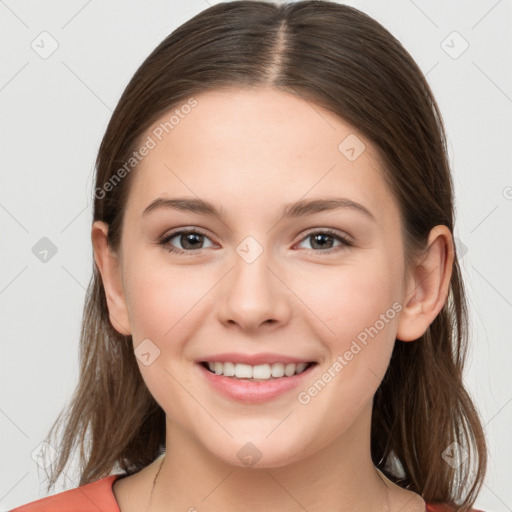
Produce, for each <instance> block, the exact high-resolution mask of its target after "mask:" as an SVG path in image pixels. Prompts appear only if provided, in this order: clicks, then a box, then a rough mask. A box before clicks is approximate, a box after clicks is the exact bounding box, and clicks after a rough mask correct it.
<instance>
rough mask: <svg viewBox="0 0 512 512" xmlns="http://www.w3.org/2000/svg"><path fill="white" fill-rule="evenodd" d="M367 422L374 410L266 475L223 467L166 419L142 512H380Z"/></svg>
mask: <svg viewBox="0 0 512 512" xmlns="http://www.w3.org/2000/svg"><path fill="white" fill-rule="evenodd" d="M370 418H371V409H370V410H369V411H366V413H365V415H364V416H363V418H360V421H357V422H355V423H354V425H353V426H352V427H351V428H350V429H349V431H346V432H345V433H344V435H343V436H340V437H338V438H336V439H335V440H334V442H332V443H330V444H329V445H326V446H325V447H324V448H322V449H321V450H319V451H317V452H315V453H314V454H312V455H309V456H306V457H303V458H301V459H299V460H298V461H296V462H293V463H291V464H285V465H282V466H280V467H267V468H260V467H239V466H233V465H230V464H227V463H225V462H224V461H222V460H220V459H218V458H217V457H215V456H213V455H212V454H211V453H210V452H208V451H207V450H205V449H204V447H203V446H202V445H201V444H200V443H198V442H197V441H196V440H195V439H194V438H193V437H192V436H191V435H190V433H189V432H187V431H186V430H184V429H183V428H182V427H181V426H180V425H178V424H176V423H174V422H172V421H170V420H169V419H168V420H167V426H166V427H167V430H166V454H165V456H164V457H163V460H162V461H161V462H160V461H159V462H158V465H157V466H156V468H155V477H156V473H157V471H158V478H156V484H155V486H154V488H153V494H152V495H151V499H150V503H149V507H148V509H147V511H148V512H163V511H165V512H170V511H174V510H181V511H183V510H187V511H191V512H194V511H201V512H203V511H204V512H207V511H210V510H211V511H214V510H223V511H225V512H231V511H235V510H236V511H240V510H250V511H251V512H259V511H264V510H279V511H282V512H288V511H290V512H291V511H296V510H299V509H302V510H308V512H314V511H317V510H318V511H320V510H322V511H324V510H330V511H337V512H349V511H351V512H352V511H354V510H365V511H385V510H386V503H387V500H388V498H389V493H390V490H389V488H388V485H389V484H388V483H389V481H387V482H386V479H383V476H382V475H381V474H380V473H379V472H378V470H376V468H375V467H374V465H373V463H372V460H371V456H370V443H369V440H370ZM391 485H393V484H391ZM391 491H393V489H391Z"/></svg>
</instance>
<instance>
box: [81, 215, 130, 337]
mask: <svg viewBox="0 0 512 512" xmlns="http://www.w3.org/2000/svg"><path fill="white" fill-rule="evenodd" d="M107 235H108V224H106V223H104V222H101V221H96V222H94V223H93V226H92V230H91V240H92V245H93V249H94V261H95V262H96V266H97V267H98V270H99V272H100V275H101V280H102V282H103V287H104V289H105V296H106V299H107V306H108V312H109V317H110V322H111V323H112V326H113V327H114V329H115V330H116V331H117V332H119V333H120V334H123V335H125V336H128V335H130V334H131V329H130V322H129V317H128V308H127V307H126V299H125V296H124V290H123V286H122V280H121V266H120V262H119V257H118V255H116V254H115V253H114V252H113V251H112V250H111V248H110V247H109V245H108V243H107Z"/></svg>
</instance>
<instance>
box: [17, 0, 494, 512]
mask: <svg viewBox="0 0 512 512" xmlns="http://www.w3.org/2000/svg"><path fill="white" fill-rule="evenodd" d="M94 196H95V199H94V221H93V225H92V244H93V249H94V262H95V263H94V269H93V275H92V280H91V284H90V288H89V291H88V295H87V302H86V306H85V311H84V318H83V328H82V338H81V371H80V381H79V384H78V388H77V390H76V393H75V395H74V397H73V400H72V402H71V404H70V406H69V410H68V411H67V415H65V416H60V417H59V418H58V420H57V422H56V424H55V425H54V428H53V429H52V431H51V432H50V436H49V440H51V439H52V436H51V434H55V432H56V427H57V426H59V425H60V426H63V427H64V433H63V436H62V440H61V442H60V443H59V445H58V446H59V450H58V451H59V457H58V459H57V463H56V465H55V466H54V467H52V471H51V474H50V479H49V486H48V490H50V489H51V488H52V487H53V486H54V485H55V482H56V481H57V479H58V477H59V475H62V474H64V469H65V468H66V465H67V463H68V462H69V460H70V458H71V456H72V454H73V453H74V451H75V449H77V448H78V447H80V461H81V466H80V481H79V482H80V484H79V486H78V487H77V488H75V489H71V490H69V491H66V492H62V493H58V494H56V495H54V496H50V497H47V498H44V499H42V500H38V501H36V502H33V503H31V504H28V505H25V506H22V507H20V508H17V509H15V510H17V511H18V512H22V511H23V512H27V511H46V510H48V511H50V510H52V511H56V510H66V511H78V510H81V511H83V510H101V511H103V512H114V511H116V512H119V511H121V512H141V511H142V512H143V511H148V512H163V511H166V512H167V511H178V510H180V511H187V510H188V511H201V512H203V511H218V510H224V511H232V510H247V511H256V512H258V511H263V510H279V511H280V512H283V511H284V512H287V511H298V510H302V511H308V512H314V511H320V510H322V511H325V510H328V511H347V512H348V511H354V510H364V511H367V512H368V511H384V510H385V511H389V512H398V511H402V512H403V511H410V512H412V511H425V510H429V511H442V510H461V511H462V510H464V511H466V510H471V507H472V505H473V504H474V501H475V499H476V496H477V493H478V491H479V489H480V486H481V485H482V481H483V478H484V474H485V467H486V445H485V440H484V435H483V430H482V426H481V423H480V421H479V417H478V414H477V411H476V409H475V407H474V405H473V403H472V401H471V399H470V397H469V396H468V394H467V392H466V390H465V388H464V385H463V382H462V372H463V366H464V355H465V350H466V343H467V314H466V303H465V300H466V299H465V294H464V287H463V282H462V280H461V274H460V270H459V265H458V261H457V254H456V248H455V246H454V243H453V228H454V212H453V189H452V181H451V176H450V170H449V165H448V160H447V155H446V141H445V132H444V127H443V123H442V119H441V115H440V113H439V110H438V106H437V104H436V102H435V99H434V98H433V95H432V92H431V90H430V88H429V86H428V84H427V82H426V81H425V78H424V76H423V75H422V73H421V70H420V69H419V68H418V66H417V65H416V64H415V62H414V61H413V59H412V58H411V56H410V55H409V54H408V53H407V51H406V50H405V49H404V48H403V47H402V46H401V45H400V43H399V42H398V41H397V40H396V39H395V38H394V37H393V36H392V35H391V34H390V33H389V32H388V31H387V30H386V29H384V28H383V27H382V26H381V25H380V24H378V23H377V22H376V21H374V20H373V19H371V18H370V17H368V16H367V15H365V14H363V13H362V12H360V11H358V10H357V9H355V8H351V7H347V6H344V5H339V4H336V3H331V2H323V1H303V2H296V3H293V4H284V5H281V6H278V5H274V4H271V3H266V2H257V1H238V2H228V3H220V4H217V5H215V6H212V7H210V8H208V9H206V10H204V11H203V12H201V13H200V14H198V15H197V16H195V17H194V18H193V19H191V20H190V21H188V22H186V23H185V24H183V25H182V26H180V27H179V28H178V29H176V30H175V31H174V32H173V33H172V34H171V35H169V36H168V37H167V38H166V39H165V40H164V41H163V42H162V43H161V44H160V45H159V46H158V47H157V48H156V49H155V50H154V51H153V53H152V54H151V55H150V56H149V57H148V58H147V59H146V61H145V62H144V63H143V64H142V65H141V67H140V68H139V70H138V71H137V72H136V74H135V76H134V77H133V79H132V80H131V81H130V83H129V84H128V86H127V88H126V90H125V92H124V94H123V95H122V97H121V99H120V101H119V104H118V105H117V108H116V109H115V112H114V114H113V116H112V119H111V122H110V124H109V126H108V128H107V131H106V134H105V136H104V139H103V141H102V144H101V147H100V150H99V154H98V158H97V175H96V189H95V192H94ZM50 442H51V443H53V441H50Z"/></svg>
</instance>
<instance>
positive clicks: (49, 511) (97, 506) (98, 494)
mask: <svg viewBox="0 0 512 512" xmlns="http://www.w3.org/2000/svg"><path fill="white" fill-rule="evenodd" d="M120 476H123V475H110V476H107V477H105V478H101V479H100V480H97V481H96V482H93V483H90V484H87V485H82V486H80V487H76V488H75V489H70V490H69V491H64V492H60V493H57V494H54V495H53V496H47V497H46V498H42V499H40V500H37V501H32V502H31V503H27V504H26V505H22V506H21V507H17V508H14V509H12V510H11V511H10V512H99V511H101V512H120V510H119V505H118V504H117V501H116V498H115V496H114V493H113V492H112V484H113V483H114V482H115V481H116V480H117V479H118V478H119V477H120ZM445 510H449V509H448V508H445V507H443V505H439V504H436V505H433V504H429V503H427V508H426V509H425V512H444V511H445ZM473 512H482V511H480V510H473Z"/></svg>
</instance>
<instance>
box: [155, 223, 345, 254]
mask: <svg viewBox="0 0 512 512" xmlns="http://www.w3.org/2000/svg"><path fill="white" fill-rule="evenodd" d="M184 234H198V235H202V236H205V237H206V238H208V236H207V235H206V233H203V232H202V231H201V230H199V229H197V228H196V229H178V230H176V231H173V232H171V233H167V234H165V235H164V236H163V237H162V238H160V239H159V241H158V245H161V246H167V247H166V249H167V251H169V252H173V253H176V254H183V255H188V254H190V255H192V254H197V253H198V252H199V251H201V249H197V250H190V249H177V248H176V247H173V246H172V245H169V242H170V241H171V240H172V239H173V238H175V237H177V236H179V235H184ZM318 234H322V235H328V236H330V237H333V238H335V239H337V240H338V241H339V242H341V243H340V245H338V246H336V247H332V248H330V249H327V250H325V251H324V250H320V249H319V250H315V249H306V251H308V252H314V253H323V254H332V253H334V252H337V251H339V250H341V249H343V248H349V247H353V246H354V244H353V243H352V242H351V241H350V240H349V239H348V238H345V237H344V236H341V235H340V234H338V233H337V232H336V231H335V230H333V229H330V228H326V229H322V230H316V231H310V232H309V233H307V234H306V235H305V236H304V237H303V238H302V239H301V240H300V242H303V241H304V240H306V239H307V238H309V237H311V236H313V235H318Z"/></svg>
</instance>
